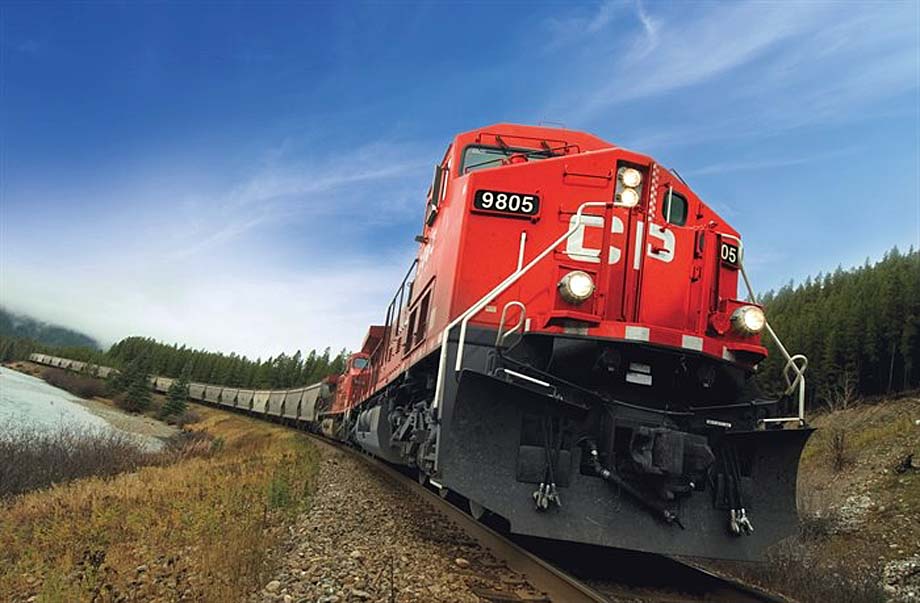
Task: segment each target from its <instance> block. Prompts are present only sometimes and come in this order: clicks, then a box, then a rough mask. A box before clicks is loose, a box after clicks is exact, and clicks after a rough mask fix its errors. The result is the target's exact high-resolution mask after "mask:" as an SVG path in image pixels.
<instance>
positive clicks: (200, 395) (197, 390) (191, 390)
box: [188, 383, 207, 400]
mask: <svg viewBox="0 0 920 603" xmlns="http://www.w3.org/2000/svg"><path fill="white" fill-rule="evenodd" d="M205 387H207V385H206V384H204V383H189V384H188V397H189V398H191V399H192V400H204V390H205Z"/></svg>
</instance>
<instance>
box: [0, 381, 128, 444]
mask: <svg viewBox="0 0 920 603" xmlns="http://www.w3.org/2000/svg"><path fill="white" fill-rule="evenodd" d="M77 400H78V398H77V397H76V396H74V395H73V394H71V393H69V392H66V391H64V390H62V389H58V388H56V387H54V386H52V385H48V384H47V383H45V382H44V381H42V380H41V379H36V378H35V377H30V376H29V375H24V374H22V373H20V372H17V371H14V370H11V369H8V368H6V367H0V429H8V428H13V429H15V428H16V427H20V426H22V427H31V428H36V429H54V428H57V427H60V426H61V425H67V426H81V427H89V428H98V429H108V428H110V426H109V424H108V423H107V422H106V421H105V420H104V419H102V418H100V417H97V416H96V415H94V414H93V413H91V412H89V411H88V410H86V409H85V408H84V407H83V406H81V405H80V404H79V403H78V402H77Z"/></svg>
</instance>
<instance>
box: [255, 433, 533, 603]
mask: <svg viewBox="0 0 920 603" xmlns="http://www.w3.org/2000/svg"><path fill="white" fill-rule="evenodd" d="M321 451H322V460H321V461H320V469H319V476H318V479H317V490H316V494H315V496H314V497H313V499H312V503H311V505H310V508H309V510H308V511H307V512H306V513H304V514H303V515H302V516H301V517H300V518H299V519H298V521H297V523H296V524H295V525H294V526H293V527H292V528H291V530H290V532H289V534H288V536H287V538H286V539H285V543H284V547H283V552H282V553H281V554H280V556H279V559H278V564H277V566H276V571H275V573H274V574H273V577H272V579H271V580H269V581H267V582H266V583H265V584H264V586H263V588H262V589H260V590H259V591H258V592H255V593H253V594H252V596H251V597H250V601H251V603H270V602H275V601H280V602H283V603H291V602H294V603H297V602H301V601H309V602H310V603H314V602H316V603H352V602H364V601H368V602H380V603H388V602H391V601H399V603H436V602H444V603H481V602H484V601H502V600H504V601H546V598H545V597H544V595H543V594H542V593H540V592H539V591H538V590H536V589H534V588H533V587H532V586H530V585H529V584H528V583H527V580H526V579H525V578H524V577H523V576H521V575H520V574H517V573H516V572H514V571H512V570H510V569H508V568H507V567H506V566H505V565H504V564H503V563H501V562H499V561H498V560H496V559H495V558H494V557H493V556H492V554H491V553H490V552H489V551H488V550H487V549H485V548H483V547H482V545H481V544H480V543H478V542H476V541H475V540H471V539H470V537H469V536H467V535H466V534H465V533H464V532H463V531H462V530H461V529H460V528H459V527H457V526H455V525H454V524H453V523H452V522H451V521H450V520H449V519H448V518H447V517H446V516H444V515H443V514H442V513H440V512H438V511H437V510H436V509H434V508H432V507H430V506H429V505H428V504H426V503H424V502H422V501H420V500H419V498H418V496H417V494H415V493H413V492H411V491H410V490H408V489H407V488H406V487H405V486H404V485H403V484H399V483H394V482H392V481H390V480H389V479H388V478H387V477H386V475H384V474H383V473H381V472H380V471H376V470H375V469H374V468H373V467H370V466H368V465H367V464H364V463H362V462H361V461H360V460H358V459H356V458H354V457H353V456H351V455H348V454H346V453H344V452H342V451H340V450H337V449H334V448H331V447H328V446H323V447H322V449H321ZM487 593H491V597H490V596H489V595H488V594H487Z"/></svg>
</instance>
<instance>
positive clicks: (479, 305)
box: [432, 201, 617, 416]
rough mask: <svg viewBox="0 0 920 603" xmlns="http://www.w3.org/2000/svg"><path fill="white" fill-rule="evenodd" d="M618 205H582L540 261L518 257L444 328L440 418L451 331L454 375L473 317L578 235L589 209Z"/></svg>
mask: <svg viewBox="0 0 920 603" xmlns="http://www.w3.org/2000/svg"><path fill="white" fill-rule="evenodd" d="M616 205H617V204H616V203H613V202H607V201H586V202H584V203H582V204H581V205H579V206H578V211H577V212H575V220H573V221H572V225H571V226H569V229H568V230H567V231H566V232H565V233H564V234H563V235H562V236H560V237H559V238H558V239H556V240H555V241H553V242H552V243H550V244H549V245H547V247H546V248H545V249H544V250H543V251H541V252H540V253H539V254H538V255H537V257H535V258H534V259H532V260H530V262H528V263H527V265H526V266H521V265H520V263H521V262H522V261H523V253H519V254H518V260H519V261H518V268H517V269H516V270H515V271H514V272H512V273H511V274H510V275H508V277H507V278H506V279H505V280H503V281H502V282H500V283H499V284H498V285H496V286H495V288H494V289H492V290H491V291H489V292H488V293H486V294H485V295H484V296H482V298H480V300H479V301H477V302H476V303H475V304H473V305H472V306H470V307H469V308H467V309H466V311H465V312H463V313H462V314H460V315H459V316H458V317H457V318H455V319H454V320H453V321H451V322H450V324H448V325H447V326H446V327H444V330H443V331H442V332H441V357H440V360H439V361H438V379H437V383H436V384H435V391H434V402H433V403H432V407H433V408H436V409H438V415H439V416H440V408H441V402H442V398H443V396H444V376H445V373H446V371H445V368H446V364H447V343H448V336H449V335H450V331H451V329H453V328H454V327H455V326H457V325H458V324H459V325H460V340H459V342H458V345H457V362H456V364H455V365H454V371H455V372H456V371H459V370H460V368H461V367H462V365H463V364H462V363H463V346H464V343H465V342H466V328H467V324H468V323H469V320H470V318H472V317H473V316H475V315H476V314H478V313H479V312H480V311H482V309H483V308H485V307H486V306H487V305H488V304H489V303H490V302H491V301H492V300H494V299H495V298H496V297H498V296H499V295H501V294H502V293H503V292H504V291H505V290H506V289H508V287H510V286H511V285H513V284H514V283H516V282H517V281H518V279H519V278H521V277H522V276H524V275H525V274H527V273H528V272H529V271H530V269H531V268H533V267H534V266H536V265H537V264H538V263H539V262H540V261H541V260H542V259H543V258H545V257H546V256H548V255H549V254H550V253H552V251H553V250H554V249H555V248H556V247H558V246H559V245H561V244H562V243H563V242H564V241H566V240H567V239H568V238H569V237H571V236H572V235H573V234H575V232H577V231H578V229H579V228H581V226H582V218H583V217H584V216H583V212H584V210H585V209H586V208H588V207H608V206H616ZM524 242H525V238H524V237H521V246H522V247H523V245H524Z"/></svg>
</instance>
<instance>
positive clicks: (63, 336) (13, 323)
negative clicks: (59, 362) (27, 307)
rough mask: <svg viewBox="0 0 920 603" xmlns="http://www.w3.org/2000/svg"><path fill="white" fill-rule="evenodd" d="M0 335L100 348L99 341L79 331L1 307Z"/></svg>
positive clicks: (50, 343) (47, 343)
mask: <svg viewBox="0 0 920 603" xmlns="http://www.w3.org/2000/svg"><path fill="white" fill-rule="evenodd" d="M0 336H6V337H18V338H22V339H31V340H33V341H37V342H38V343H42V344H45V345H50V346H59V347H65V348H75V347H81V348H92V349H96V350H97V349H99V343H98V342H97V341H96V340H95V339H93V338H92V337H90V336H89V335H85V334H83V333H80V332H78V331H74V330H72V329H67V328H65V327H59V326H57V325H52V324H48V323H46V322H43V321H40V320H36V319H34V318H31V317H29V316H25V315H22V314H15V313H13V312H10V311H9V310H7V309H6V308H3V307H0Z"/></svg>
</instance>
